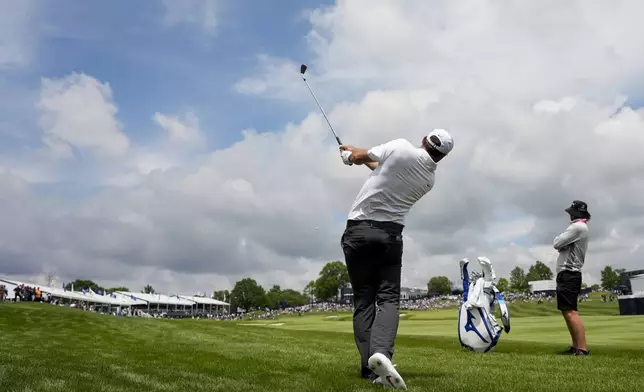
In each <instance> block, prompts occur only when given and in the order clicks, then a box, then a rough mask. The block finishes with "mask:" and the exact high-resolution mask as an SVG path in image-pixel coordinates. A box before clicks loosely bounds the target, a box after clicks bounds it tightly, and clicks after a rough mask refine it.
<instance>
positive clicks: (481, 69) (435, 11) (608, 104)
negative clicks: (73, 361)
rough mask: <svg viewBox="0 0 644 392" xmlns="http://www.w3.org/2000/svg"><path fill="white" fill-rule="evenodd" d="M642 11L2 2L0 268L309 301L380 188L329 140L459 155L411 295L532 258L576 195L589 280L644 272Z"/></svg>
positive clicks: (570, 1)
mask: <svg viewBox="0 0 644 392" xmlns="http://www.w3.org/2000/svg"><path fill="white" fill-rule="evenodd" d="M643 14H644V2H642V1H640V0H631V1H627V0H624V1H621V0H620V1H612V2H600V1H594V2H590V1H584V0H578V1H575V0H567V1H554V0H544V1H539V2H525V1H520V0H516V1H509V0H508V1H498V0H475V1H454V0H445V1H440V0H436V1H426V0H405V1H393V0H338V1H337V2H332V1H329V2H327V3H320V2H319V1H312V0H282V1H279V2H261V1H252V0H235V1H232V0H181V1H171V0H164V1H161V0H146V1H139V2H136V5H133V4H132V2H130V1H127V0H118V1H111V2H79V1H71V0H60V1H57V2H55V4H54V3H53V2H39V1H36V0H0V218H1V219H0V275H3V276H5V277H7V276H8V277H14V278H18V279H23V280H28V281H29V280H31V281H34V280H39V279H42V277H43V276H45V275H46V274H52V273H53V274H56V275H57V276H58V277H59V279H60V280H61V281H69V280H70V279H74V278H88V279H93V280H95V281H97V282H98V283H100V284H103V285H106V286H111V285H126V286H128V287H130V288H131V289H133V290H140V289H141V288H142V287H143V285H145V284H147V283H149V284H152V285H153V286H154V287H155V288H157V290H160V291H165V292H181V293H193V292H195V291H211V290H213V289H224V288H231V287H232V285H233V284H234V282H235V281H236V280H237V279H239V278H242V277H245V276H252V277H254V278H256V279H257V280H258V281H259V282H260V283H261V284H263V285H272V284H280V285H282V286H288V287H293V288H297V289H301V288H302V287H303V286H304V285H305V284H306V282H307V281H308V280H311V279H313V278H315V276H316V275H317V272H318V271H319V269H320V268H321V266H322V265H323V264H324V263H325V262H326V261H329V260H342V253H341V248H340V237H341V235H342V230H343V222H344V220H345V217H346V213H347V211H348V209H349V208H350V206H351V203H352V202H353V198H354V196H355V194H356V192H357V191H358V189H359V188H360V186H361V185H362V182H363V181H364V180H365V179H366V177H367V176H368V175H369V173H370V171H369V170H368V169H367V168H366V167H361V166H357V167H356V166H354V167H347V166H344V165H343V164H342V161H341V159H340V157H339V154H338V151H337V146H336V145H335V141H334V140H333V139H332V137H331V136H330V133H329V131H328V128H327V127H326V124H325V123H324V120H323V118H322V116H321V114H320V113H319V111H318V109H317V107H316V106H315V102H314V101H313V100H312V98H311V97H310V95H309V92H308V90H307V89H306V86H305V85H304V84H303V83H302V81H301V79H300V78H299V75H298V68H299V65H300V63H307V64H308V65H309V70H310V71H309V72H310V79H309V82H310V83H311V85H312V87H313V89H314V91H315V92H316V94H317V96H318V98H319V99H320V100H321V101H322V104H323V106H324V107H325V109H326V111H327V113H328V114H329V117H330V119H331V121H332V122H333V124H334V127H335V128H336V130H337V131H338V132H339V133H340V135H341V137H342V139H343V140H344V141H345V142H347V143H350V144H353V145H357V146H362V147H370V146H372V145H375V144H379V143H382V142H386V141H388V140H391V139H393V138H406V139H408V140H410V141H413V142H414V143H416V142H418V141H420V139H421V138H422V137H423V135H424V134H425V133H426V132H427V131H429V130H430V129H432V128H435V127H440V128H447V129H449V130H450V131H451V132H452V134H453V135H454V138H455V148H454V151H453V152H452V154H451V155H450V156H449V157H448V158H446V159H445V160H443V161H441V163H440V164H439V168H438V171H437V178H436V185H435V188H434V190H433V191H432V192H431V193H430V194H429V195H427V196H425V198H424V199H423V200H422V201H421V202H419V203H418V204H417V205H416V206H415V207H414V209H413V210H412V211H411V213H410V214H409V217H408V221H407V227H406V229H405V234H406V235H405V255H404V261H403V263H404V267H403V275H404V277H403V283H404V284H405V285H406V286H424V285H425V284H426V282H427V280H428V278H429V277H431V276H433V275H443V274H447V275H448V276H449V277H450V278H451V279H453V280H456V279H457V278H458V267H457V265H458V264H457V263H458V260H459V259H460V258H462V257H464V256H468V257H470V258H471V259H475V258H476V256H479V255H486V256H488V257H489V258H490V259H491V260H492V261H493V263H494V264H495V266H496V269H497V272H498V275H500V276H503V275H507V274H508V272H509V271H510V269H511V268H512V267H514V266H515V265H517V264H518V265H521V266H523V267H524V268H527V267H528V266H529V265H530V264H531V263H533V262H534V261H535V260H537V259H538V260H542V261H544V262H546V263H547V264H549V265H550V266H552V267H553V268H554V260H555V257H556V253H555V252H554V251H553V249H552V247H551V244H552V239H553V237H554V236H555V235H557V234H558V233H559V232H561V231H562V230H563V229H565V227H566V225H567V216H566V215H565V213H564V212H563V209H564V208H566V207H567V206H568V205H569V204H570V202H571V201H572V200H573V199H582V200H585V201H586V202H588V204H589V209H590V211H591V213H592V214H593V220H592V221H591V223H590V231H591V237H592V238H591V242H590V248H589V253H588V257H587V260H586V263H587V266H586V271H585V273H584V279H585V281H586V282H587V283H589V284H592V283H596V282H598V280H599V271H600V270H601V268H603V266H605V265H607V264H612V265H613V266H615V267H623V268H627V269H632V268H636V267H642V265H643V264H644V262H643V261H642V259H643V256H644V249H642V248H641V244H642V241H643V240H642V234H643V233H644V196H642V194H644V176H643V175H642V172H643V171H644V154H643V153H642V149H643V148H644V108H642V107H644V40H642V39H641V38H640V37H642V36H644V24H642V21H641V15H643Z"/></svg>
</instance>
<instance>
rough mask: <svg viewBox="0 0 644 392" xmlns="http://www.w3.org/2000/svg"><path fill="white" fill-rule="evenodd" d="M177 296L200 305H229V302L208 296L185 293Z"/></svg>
mask: <svg viewBox="0 0 644 392" xmlns="http://www.w3.org/2000/svg"><path fill="white" fill-rule="evenodd" d="M178 297H179V298H184V299H187V300H189V301H192V302H195V303H198V304H200V305H219V306H230V304H228V303H226V302H224V301H220V300H218V299H214V298H208V297H196V296H187V295H179V296H178Z"/></svg>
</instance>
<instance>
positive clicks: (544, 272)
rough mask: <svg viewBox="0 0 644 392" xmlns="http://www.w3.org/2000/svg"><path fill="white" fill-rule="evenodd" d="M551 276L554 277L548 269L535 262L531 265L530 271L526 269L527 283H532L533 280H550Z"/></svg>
mask: <svg viewBox="0 0 644 392" xmlns="http://www.w3.org/2000/svg"><path fill="white" fill-rule="evenodd" d="M553 276H554V275H553V273H552V270H551V269H550V267H548V266H547V265H545V264H544V263H542V262H541V261H539V260H537V262H536V263H534V264H533V265H531V266H530V269H528V273H527V274H526V279H527V280H528V282H533V281H535V280H551V279H552V277H553Z"/></svg>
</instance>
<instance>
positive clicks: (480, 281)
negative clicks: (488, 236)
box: [458, 257, 510, 353]
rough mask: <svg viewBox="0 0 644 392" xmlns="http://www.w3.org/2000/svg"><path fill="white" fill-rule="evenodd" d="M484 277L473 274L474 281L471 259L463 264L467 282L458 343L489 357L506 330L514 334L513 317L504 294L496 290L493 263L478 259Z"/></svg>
mask: <svg viewBox="0 0 644 392" xmlns="http://www.w3.org/2000/svg"><path fill="white" fill-rule="evenodd" d="M478 261H479V264H480V265H481V269H482V270H483V273H482V274H480V273H476V272H472V276H471V277H470V275H469V273H468V270H467V267H468V264H469V260H468V259H467V258H465V259H463V260H461V261H460V267H461V279H462V280H463V303H462V304H461V307H460V309H459V314H458V339H459V341H460V343H461V346H462V347H464V348H467V349H468V350H470V351H476V352H481V353H486V352H490V351H494V349H495V348H496V345H497V343H498V342H499V339H500V338H501V334H502V333H503V330H505V333H508V332H510V314H509V313H508V308H507V306H506V305H505V300H504V299H503V294H501V293H500V292H499V290H498V289H497V288H496V286H495V284H496V275H495V273H494V269H493V268H492V263H491V262H490V260H489V259H488V258H486V257H479V258H478ZM495 303H498V305H499V307H500V309H501V320H502V322H503V327H501V326H500V325H499V323H498V322H497V321H496V317H494V313H495Z"/></svg>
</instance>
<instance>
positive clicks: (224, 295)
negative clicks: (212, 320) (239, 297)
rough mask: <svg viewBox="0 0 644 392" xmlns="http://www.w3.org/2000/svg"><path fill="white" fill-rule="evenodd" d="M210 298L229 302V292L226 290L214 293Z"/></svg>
mask: <svg viewBox="0 0 644 392" xmlns="http://www.w3.org/2000/svg"><path fill="white" fill-rule="evenodd" d="M212 298H213V299H216V300H219V301H230V292H229V291H228V290H219V291H215V292H214V293H213V296H212Z"/></svg>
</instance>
